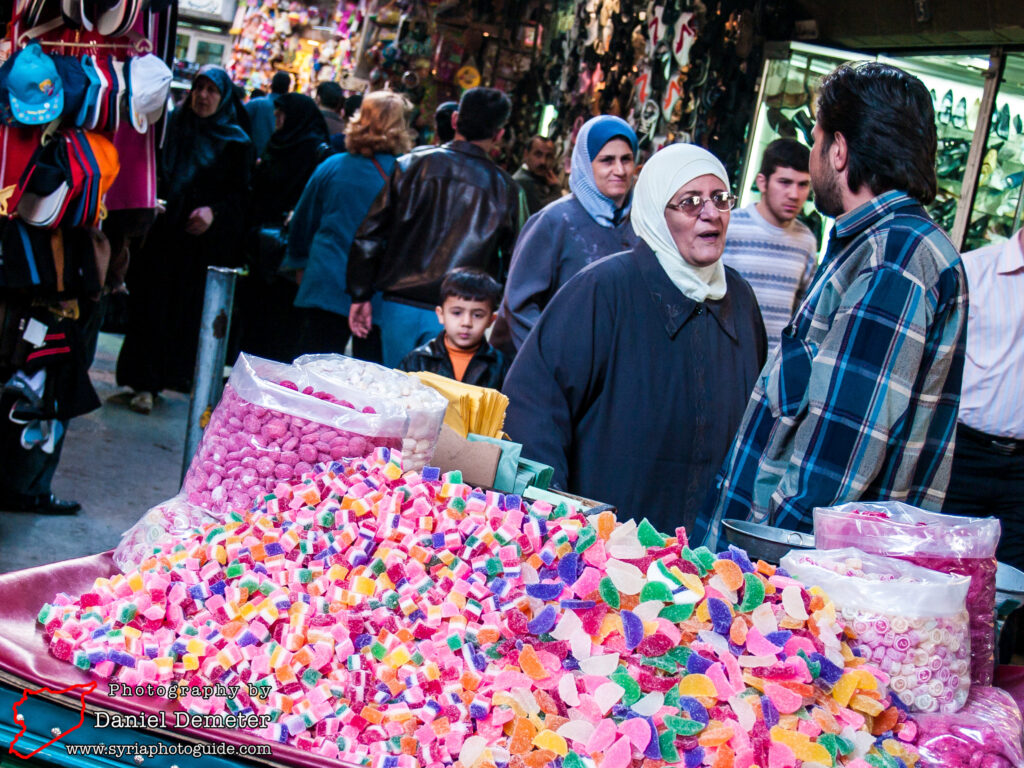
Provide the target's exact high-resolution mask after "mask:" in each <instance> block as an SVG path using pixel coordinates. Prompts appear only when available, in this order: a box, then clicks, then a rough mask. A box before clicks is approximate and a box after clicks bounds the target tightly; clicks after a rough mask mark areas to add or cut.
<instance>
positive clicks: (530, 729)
mask: <svg viewBox="0 0 1024 768" xmlns="http://www.w3.org/2000/svg"><path fill="white" fill-rule="evenodd" d="M536 735H537V729H536V728H535V727H534V725H533V723H531V722H530V721H529V720H527V719H526V718H525V717H517V718H516V719H515V724H514V725H513V726H512V737H511V738H510V739H509V742H508V751H509V752H511V753H512V754H513V755H525V754H526V753H527V752H529V751H530V750H531V749H532V748H533V737H534V736H536Z"/></svg>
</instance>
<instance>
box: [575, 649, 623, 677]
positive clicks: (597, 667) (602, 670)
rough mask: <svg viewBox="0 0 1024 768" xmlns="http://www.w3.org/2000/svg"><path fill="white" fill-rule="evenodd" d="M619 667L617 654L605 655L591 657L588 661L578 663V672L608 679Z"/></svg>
mask: <svg viewBox="0 0 1024 768" xmlns="http://www.w3.org/2000/svg"><path fill="white" fill-rule="evenodd" d="M618 666H619V654H617V653H605V654H602V655H600V656H591V657H590V658H589V659H582V660H581V661H580V671H582V672H583V674H585V675H598V676H601V677H608V675H610V674H611V673H612V672H614V671H615V670H616V669H617V668H618Z"/></svg>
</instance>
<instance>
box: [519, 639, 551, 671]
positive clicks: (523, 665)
mask: <svg viewBox="0 0 1024 768" xmlns="http://www.w3.org/2000/svg"><path fill="white" fill-rule="evenodd" d="M519 667H520V669H522V670H523V672H525V673H526V674H527V675H529V676H530V677H532V678H533V679H534V680H543V679H544V678H545V677H547V676H548V671H547V670H546V669H544V665H543V664H541V663H540V659H539V658H537V651H535V650H534V649H533V646H532V645H530V644H529V643H527V644H526V645H524V646H523V649H522V650H521V651H519Z"/></svg>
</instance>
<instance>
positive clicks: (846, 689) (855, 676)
mask: <svg viewBox="0 0 1024 768" xmlns="http://www.w3.org/2000/svg"><path fill="white" fill-rule="evenodd" d="M858 689H860V690H862V691H874V690H877V689H878V681H877V680H876V679H875V676H874V675H872V674H871V673H870V672H868V671H867V670H865V669H854V670H852V671H850V672H847V673H846V674H844V675H843V676H842V677H841V678H839V682H838V683H836V685H835V687H834V688H833V689H832V698H833V699H835V700H836V702H837V703H838V704H839V706H841V707H845V706H847V705H848V704H849V703H850V699H851V698H853V694H854V693H855V692H856V691H857V690H858Z"/></svg>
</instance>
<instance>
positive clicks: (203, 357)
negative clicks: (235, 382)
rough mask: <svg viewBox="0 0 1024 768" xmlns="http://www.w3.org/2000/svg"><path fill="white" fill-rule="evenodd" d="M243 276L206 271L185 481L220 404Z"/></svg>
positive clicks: (226, 271)
mask: <svg viewBox="0 0 1024 768" xmlns="http://www.w3.org/2000/svg"><path fill="white" fill-rule="evenodd" d="M240 274H243V272H242V270H239V269H228V268H227V267H208V268H207V270H206V293H205V295H204V297H203V319H202V323H201V325H200V326H199V348H198V350H197V352H196V370H195V376H193V378H192V394H191V396H190V398H189V403H188V422H187V425H186V431H185V455H184V456H182V460H181V477H182V479H183V480H184V478H185V473H186V472H187V471H188V466H189V464H191V463H192V456H193V455H194V454H195V452H196V448H198V447H199V440H200V438H201V437H202V435H203V427H202V426H201V422H202V420H203V415H204V414H205V413H206V412H207V410H208V409H211V408H213V406H215V405H216V404H217V402H218V401H219V400H220V395H221V392H222V391H223V389H224V362H225V358H226V357H227V351H228V336H229V335H230V333H231V307H232V305H233V304H234V303H235V281H236V280H237V279H238V276H239V275H240Z"/></svg>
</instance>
